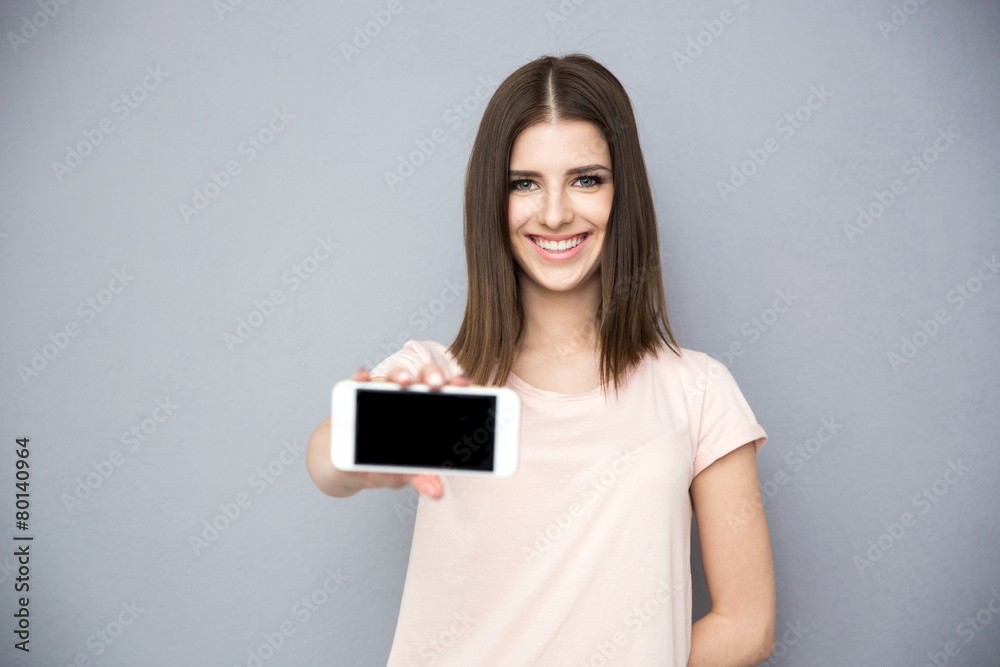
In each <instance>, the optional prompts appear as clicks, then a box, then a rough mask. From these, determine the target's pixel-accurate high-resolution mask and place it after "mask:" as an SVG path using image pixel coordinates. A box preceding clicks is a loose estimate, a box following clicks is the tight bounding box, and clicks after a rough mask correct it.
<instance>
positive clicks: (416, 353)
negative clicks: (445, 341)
mask: <svg viewBox="0 0 1000 667" xmlns="http://www.w3.org/2000/svg"><path fill="white" fill-rule="evenodd" d="M429 363H435V364H437V365H438V366H440V367H441V370H442V371H444V374H445V378H446V379H451V378H452V377H454V376H455V375H458V374H460V373H461V372H462V369H461V368H459V367H458V365H457V364H456V363H455V361H454V359H452V358H451V355H450V354H448V352H447V349H446V348H445V346H444V345H442V344H441V343H438V342H436V341H417V340H408V341H406V343H404V344H403V347H402V349H400V350H399V351H398V352H395V353H393V354H391V355H390V356H389V357H387V358H386V359H383V360H382V361H381V362H379V363H378V364H377V365H376V366H375V367H374V368H372V369H371V370H370V371H368V375H369V377H373V378H376V377H385V374H386V373H388V372H389V369H391V368H395V367H396V366H402V367H403V368H405V369H406V370H408V371H410V372H411V373H413V375H414V377H415V376H416V375H417V374H418V373H419V372H420V369H421V368H422V367H423V366H424V365H426V364H429Z"/></svg>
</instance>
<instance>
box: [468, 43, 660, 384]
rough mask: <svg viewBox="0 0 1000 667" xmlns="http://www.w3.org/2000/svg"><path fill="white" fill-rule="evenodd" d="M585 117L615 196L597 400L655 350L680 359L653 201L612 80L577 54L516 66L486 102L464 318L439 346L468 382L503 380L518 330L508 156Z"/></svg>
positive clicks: (476, 162)
mask: <svg viewBox="0 0 1000 667" xmlns="http://www.w3.org/2000/svg"><path fill="white" fill-rule="evenodd" d="M558 121H586V122H589V123H592V124H593V125H595V126H596V127H597V128H598V129H599V130H600V131H601V133H602V134H603V136H604V139H605V141H606V142H607V144H608V149H609V151H610V154H611V171H612V182H613V184H614V194H613V197H612V203H611V213H610V216H609V218H608V223H607V228H606V232H605V238H604V246H603V249H602V251H601V263H600V273H601V304H600V306H599V307H598V309H597V313H596V316H595V319H594V328H595V331H597V332H598V339H599V341H600V377H601V387H602V388H603V389H604V392H605V397H607V396H606V392H607V388H608V385H609V384H610V383H613V384H614V389H615V395H616V397H617V394H618V390H619V387H620V386H621V385H623V384H624V383H625V381H626V379H627V377H628V376H629V375H630V374H631V371H632V370H633V369H634V368H635V367H637V366H638V365H639V363H640V362H641V361H642V360H643V359H644V358H645V357H646V355H647V354H652V355H654V356H657V355H658V352H659V350H661V349H662V348H663V347H664V346H665V347H667V348H669V349H670V350H671V351H672V352H673V353H674V354H677V355H678V356H680V348H679V346H678V345H677V342H676V341H675V340H674V336H673V333H672V332H671V331H670V323H669V321H668V319H667V306H666V299H665V297H664V291H663V277H662V274H661V269H660V254H659V236H658V234H657V227H656V212H655V210H654V207H653V194H652V190H651V189H650V186H649V177H648V176H647V174H646V165H645V162H644V160H643V156H642V150H641V148H640V146H639V133H638V131H637V129H636V124H635V117H634V114H633V111H632V104H631V102H630V101H629V98H628V94H627V93H626V92H625V88H624V87H623V86H622V84H621V82H619V81H618V79H617V78H615V76H614V75H613V74H612V73H611V72H610V71H608V69H607V68H605V67H604V66H603V65H601V64H600V63H598V62H597V61H595V60H594V59H592V58H590V57H589V56H587V55H584V54H580V53H573V54H570V55H566V56H562V57H555V56H543V57H541V58H538V59H536V60H533V61H532V62H530V63H527V64H526V65H523V66H522V67H520V68H519V69H517V70H516V71H515V72H514V73H512V74H511V75H510V76H508V77H507V78H506V79H505V80H504V81H503V83H501V84H500V86H499V87H498V88H497V90H496V92H495V93H494V94H493V97H492V98H491V99H490V101H489V103H488V104H487V105H486V109H485V111H484V112H483V118H482V121H481V122H480V125H479V130H478V132H477V134H476V139H475V143H474V144H473V147H472V154H471V156H470V157H469V165H468V169H467V171H466V176H465V203H464V209H463V214H464V240H465V258H466V264H467V271H468V294H467V300H466V304H465V316H464V318H463V320H462V325H461V327H460V328H459V331H458V335H457V336H456V337H455V340H454V341H453V342H452V344H451V345H450V346H449V351H450V352H451V354H452V355H453V356H454V358H455V360H456V361H457V362H458V363H459V365H461V367H462V368H463V369H464V370H465V373H466V375H468V376H469V378H470V380H471V381H472V382H473V383H475V384H479V385H484V386H500V387H502V386H504V385H506V383H507V380H508V377H509V375H510V373H511V369H512V368H513V365H514V359H515V356H516V354H517V349H518V345H519V344H520V342H521V339H522V334H523V325H524V310H523V306H522V303H521V295H520V288H519V285H518V275H519V273H520V271H521V269H520V267H518V266H517V264H516V262H515V261H514V258H513V252H512V248H511V242H510V231H509V220H508V201H509V188H510V184H509V176H508V172H509V169H510V154H511V150H512V149H513V146H514V142H515V140H516V139H517V137H518V135H520V133H521V132H522V131H524V130H525V129H526V128H528V127H530V126H532V125H536V124H539V123H551V122H558Z"/></svg>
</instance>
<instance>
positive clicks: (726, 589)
mask: <svg viewBox="0 0 1000 667" xmlns="http://www.w3.org/2000/svg"><path fill="white" fill-rule="evenodd" d="M759 494H760V490H759V488H758V481H757V457H756V451H755V449H754V445H753V443H749V442H748V443H747V444H745V445H743V446H742V447H739V448H737V449H735V450H733V451H731V452H729V453H728V454H726V455H725V456H723V457H721V458H720V459H718V460H717V461H715V462H714V463H712V464H711V465H710V466H708V467H707V468H705V469H704V470H703V471H701V473H699V474H698V476H697V477H695V478H694V480H693V481H692V482H691V502H692V504H693V506H694V511H695V518H696V519H697V521H698V539H699V541H700V542H701V557H702V562H703V563H704V565H705V579H706V581H707V582H708V594H709V597H711V599H712V610H711V611H710V612H709V613H708V614H707V615H705V617H704V618H701V619H698V621H696V622H695V624H694V625H693V626H692V628H691V655H690V658H689V660H688V667H750V666H752V665H758V664H760V663H762V662H764V661H765V660H767V659H768V658H769V657H770V656H771V654H772V653H773V652H774V626H775V592H774V563H773V562H772V559H771V538H770V536H769V535H768V532H767V519H766V517H765V516H764V510H763V508H762V507H760V504H761V503H760V502H759V498H757V497H758V495H759ZM755 498H757V500H758V501H757V502H754V500H753V499H755ZM748 503H749V506H750V507H752V508H753V511H752V512H747V511H746V507H747V504H748Z"/></svg>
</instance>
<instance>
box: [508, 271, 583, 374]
mask: <svg viewBox="0 0 1000 667" xmlns="http://www.w3.org/2000/svg"><path fill="white" fill-rule="evenodd" d="M520 281H521V282H520V290H521V303H522V306H523V309H524V334H523V336H522V338H521V346H520V351H522V352H523V351H531V352H534V353H540V354H544V355H546V356H549V357H556V358H562V357H568V356H572V355H574V354H577V353H581V352H584V353H586V354H587V355H592V354H593V353H594V352H595V351H596V350H597V349H598V348H599V339H598V335H597V329H596V328H595V326H594V318H595V316H596V315H597V308H598V306H600V304H601V274H600V272H598V273H595V274H594V275H593V276H591V277H590V279H589V280H588V281H587V282H586V283H583V284H581V285H580V286H578V287H577V288H576V289H573V290H572V291H568V292H553V291H551V290H547V289H545V288H543V287H542V286H540V285H539V284H538V283H536V282H535V281H533V280H531V279H530V278H528V277H526V276H524V275H521V276H520Z"/></svg>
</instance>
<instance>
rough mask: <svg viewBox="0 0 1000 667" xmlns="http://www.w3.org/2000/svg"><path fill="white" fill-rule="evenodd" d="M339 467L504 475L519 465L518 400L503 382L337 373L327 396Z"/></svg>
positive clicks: (332, 448) (334, 459) (333, 452)
mask: <svg viewBox="0 0 1000 667" xmlns="http://www.w3.org/2000/svg"><path fill="white" fill-rule="evenodd" d="M330 431H331V432H330V439H331V441H330V460H331V462H332V463H333V466H334V467H335V468H338V469H340V470H358V471H369V472H388V473H406V474H429V475H467V476H474V477H489V478H505V477H511V476H513V475H514V473H515V472H517V462H518V445H519V441H520V432H521V399H520V397H519V396H518V395H517V392H515V391H514V390H513V389H509V388H506V387H455V386H450V385H447V386H444V387H442V388H441V389H439V390H435V391H431V390H430V387H428V386H427V385H425V384H412V385H409V386H408V387H406V388H405V389H404V388H402V387H400V386H399V385H398V384H396V383H394V382H356V381H354V380H342V381H340V382H338V383H337V384H335V385H334V387H333V392H332V403H331V429H330Z"/></svg>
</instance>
